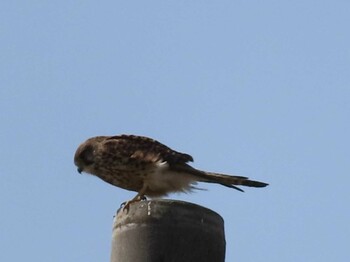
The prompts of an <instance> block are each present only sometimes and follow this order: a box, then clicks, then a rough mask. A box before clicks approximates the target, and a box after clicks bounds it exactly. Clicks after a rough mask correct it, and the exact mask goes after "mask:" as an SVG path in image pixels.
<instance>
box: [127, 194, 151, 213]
mask: <svg viewBox="0 0 350 262" xmlns="http://www.w3.org/2000/svg"><path fill="white" fill-rule="evenodd" d="M146 200H147V198H146V197H145V196H136V197H134V198H133V199H131V200H129V201H125V202H123V203H121V205H120V208H121V209H122V210H123V211H124V210H126V211H127V212H128V211H129V207H130V204H132V203H134V202H140V201H146Z"/></svg>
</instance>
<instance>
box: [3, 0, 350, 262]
mask: <svg viewBox="0 0 350 262" xmlns="http://www.w3.org/2000/svg"><path fill="white" fill-rule="evenodd" d="M349 14H350V3H349V1H341V0H339V1H323V0H318V1H313V0H312V1H269V0H268V1H232V0H225V1H206V0H200V1H199V0H198V1H197V0H195V1H187V0H186V1H185V0H176V1H164V0H163V1H98V2H97V1H90V0H84V1H16V0H12V1H6V0H5V1H2V2H1V4H0V55H1V57H0V114H1V122H0V123H1V136H0V142H1V147H0V154H1V155H0V159H1V165H0V175H1V183H0V208H1V215H0V261H24V260H25V261H54V262H56V261H57V262H58V261H109V257H110V242H111V228H112V219H113V215H114V213H115V211H116V210H117V208H118V207H119V205H120V203H121V202H123V201H125V200H127V199H130V198H131V197H133V196H134V193H133V192H128V191H125V190H122V189H118V188H116V187H113V186H110V185H108V184H106V183H104V182H102V181H101V180H99V179H97V178H95V177H93V176H88V175H79V174H78V173H77V172H76V167H75V166H74V164H73V155H74V152H75V150H76V148H77V146H78V145H79V144H80V143H81V142H83V141H84V140H85V139H87V138H89V137H91V136H96V135H113V134H121V133H132V134H139V135H146V136H150V137H153V138H155V139H157V140H159V141H161V142H163V143H166V144H167V145H169V146H171V147H172V148H174V149H176V150H178V151H180V152H186V153H189V154H191V155H192V156H193V157H194V159H195V162H194V166H195V167H197V168H201V169H205V170H210V171H217V172H224V173H231V174H237V175H242V176H249V177H250V178H254V179H257V180H261V181H265V182H268V183H270V186H269V187H268V188H264V189H251V188H248V189H247V190H246V192H245V193H240V192H238V191H235V190H232V189H229V188H225V187H221V186H217V185H208V184H201V187H203V188H206V189H208V191H200V192H197V193H195V194H190V195H186V194H182V195H176V194H175V195H172V196H171V198H173V199H179V200H185V201H189V202H193V203H197V204H200V205H203V206H205V207H208V208H210V209H212V210H214V211H216V212H218V213H219V214H221V216H222V217H223V218H224V220H225V230H226V241H227V253H226V257H227V259H226V261H227V262H231V261H232V262H234V261H241V262H250V261H254V262H257V261H262V262H263V261H269V262H280V261H284V262H295V261H327V262H328V261H349V243H350V223H349V221H350V208H349V207H350V205H349V189H348V185H349V184H350V178H349V169H350V168H349V148H350V143H349V133H350V124H349V114H350V105H349V100H350V30H349V25H350V15H349ZM194 245H195V243H194Z"/></svg>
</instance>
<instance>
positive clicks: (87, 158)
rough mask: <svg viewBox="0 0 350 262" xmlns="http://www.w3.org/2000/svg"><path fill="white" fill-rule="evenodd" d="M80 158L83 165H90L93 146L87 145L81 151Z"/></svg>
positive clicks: (92, 157)
mask: <svg viewBox="0 0 350 262" xmlns="http://www.w3.org/2000/svg"><path fill="white" fill-rule="evenodd" d="M80 159H81V160H82V161H83V162H84V164H85V165H91V164H92V163H94V148H93V147H92V146H87V147H86V148H85V149H84V150H83V151H82V152H81V153H80Z"/></svg>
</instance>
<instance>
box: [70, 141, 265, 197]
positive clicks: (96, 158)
mask: <svg viewBox="0 0 350 262" xmlns="http://www.w3.org/2000/svg"><path fill="white" fill-rule="evenodd" d="M191 161H193V158H192V157H191V156H190V155H188V154H183V153H179V152H177V151H174V150H172V149H170V148H169V147H167V146H165V145H163V144H161V143H159V142H158V141H156V140H153V139H151V138H147V137H142V136H134V135H120V136H97V137H93V138H90V139H88V140H86V141H85V142H84V143H82V144H81V145H80V146H79V148H78V149H77V151H76V153H75V156H74V163H75V165H76V166H77V167H78V171H79V172H83V171H84V172H86V173H90V174H93V175H95V176H97V177H99V178H101V179H102V180H104V181H106V182H108V183H110V184H112V185H114V186H117V187H120V188H124V189H127V190H131V191H136V192H138V195H137V197H142V196H145V195H147V196H151V197H152V196H164V195H167V194H168V193H171V192H186V191H191V189H192V188H193V185H195V184H196V182H198V181H199V182H208V183H218V184H221V185H224V186H227V187H231V188H235V189H237V190H240V191H242V190H241V189H240V188H238V187H236V186H237V185H242V186H250V187H265V186H267V184H266V183H263V182H258V181H253V180H249V179H248V178H247V177H242V176H229V175H224V174H218V173H212V172H205V171H201V170H198V169H195V168H193V167H191V166H190V165H188V162H191Z"/></svg>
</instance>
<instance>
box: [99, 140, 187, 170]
mask: <svg viewBox="0 0 350 262" xmlns="http://www.w3.org/2000/svg"><path fill="white" fill-rule="evenodd" d="M105 146H106V147H108V148H109V150H111V151H114V150H116V151H118V154H119V155H120V156H122V157H125V158H128V159H134V160H135V161H140V162H142V163H150V164H151V163H156V162H168V163H169V164H173V163H178V164H180V163H187V162H190V161H193V158H192V157H191V156H190V155H188V154H183V153H179V152H176V151H175V150H172V149H171V148H169V147H167V146H165V145H163V144H162V143H160V142H158V141H156V140H153V139H151V138H148V137H143V136H135V135H119V136H111V137H108V138H107V139H106V141H105Z"/></svg>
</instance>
